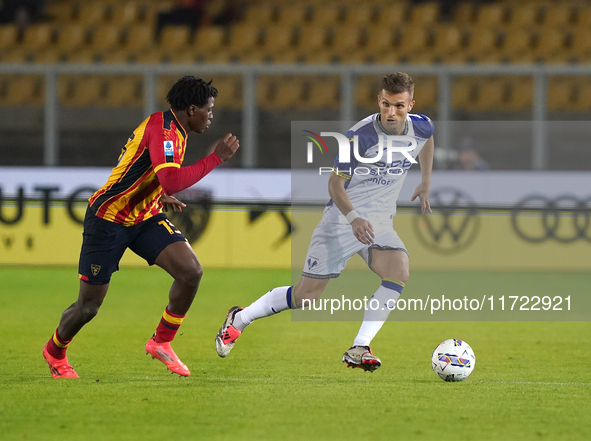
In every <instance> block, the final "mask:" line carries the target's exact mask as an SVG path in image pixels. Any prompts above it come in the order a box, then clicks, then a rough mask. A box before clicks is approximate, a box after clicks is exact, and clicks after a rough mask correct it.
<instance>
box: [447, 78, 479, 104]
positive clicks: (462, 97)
mask: <svg viewBox="0 0 591 441" xmlns="http://www.w3.org/2000/svg"><path fill="white" fill-rule="evenodd" d="M476 89H477V88H476V84H475V79H474V78H473V77H455V78H454V79H453V81H452V84H451V107H452V109H454V110H468V109H471V108H472V107H473V106H474V102H475V101H476V93H477V90H476Z"/></svg>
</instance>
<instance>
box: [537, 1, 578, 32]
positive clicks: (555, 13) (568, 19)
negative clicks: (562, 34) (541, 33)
mask: <svg viewBox="0 0 591 441" xmlns="http://www.w3.org/2000/svg"><path fill="white" fill-rule="evenodd" d="M543 15H544V20H543V25H544V27H545V28H560V29H564V28H565V27H567V26H570V25H571V23H572V19H573V10H572V7H571V5H569V4H550V5H546V6H545V7H544V14H543Z"/></svg>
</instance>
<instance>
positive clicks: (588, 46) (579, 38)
mask: <svg viewBox="0 0 591 441" xmlns="http://www.w3.org/2000/svg"><path fill="white" fill-rule="evenodd" d="M566 51H567V53H568V55H569V56H570V57H571V58H574V59H577V60H578V61H579V62H585V61H587V60H589V59H590V58H591V29H589V28H586V27H580V26H577V27H576V28H575V30H574V31H573V32H572V34H571V36H570V44H569V46H568V48H567V50H566Z"/></svg>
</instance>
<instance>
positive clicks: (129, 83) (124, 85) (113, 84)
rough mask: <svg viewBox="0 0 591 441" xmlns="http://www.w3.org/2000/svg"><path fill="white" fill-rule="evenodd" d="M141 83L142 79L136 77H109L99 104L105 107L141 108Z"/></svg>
mask: <svg viewBox="0 0 591 441" xmlns="http://www.w3.org/2000/svg"><path fill="white" fill-rule="evenodd" d="M142 81H143V80H142V78H141V77H140V76H136V75H112V76H109V77H108V78H107V79H106V84H105V93H104V96H103V97H102V99H101V101H100V104H101V105H103V106H106V107H141V106H142V104H143V94H142V85H143V83H142Z"/></svg>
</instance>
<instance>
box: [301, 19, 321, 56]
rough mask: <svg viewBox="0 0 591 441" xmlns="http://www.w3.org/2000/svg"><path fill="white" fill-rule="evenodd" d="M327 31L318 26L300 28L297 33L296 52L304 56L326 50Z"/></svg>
mask: <svg viewBox="0 0 591 441" xmlns="http://www.w3.org/2000/svg"><path fill="white" fill-rule="evenodd" d="M326 42H327V30H326V28H323V27H320V28H319V27H317V26H300V27H299V28H298V31H297V44H296V50H297V51H298V53H300V54H302V55H309V54H313V53H314V52H316V51H320V50H322V49H325V48H326Z"/></svg>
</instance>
